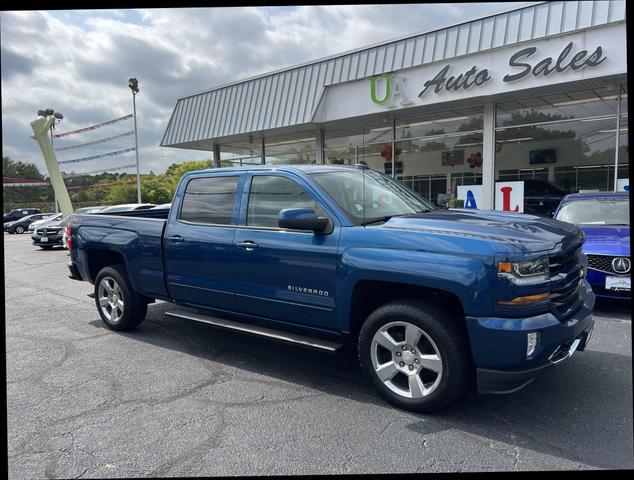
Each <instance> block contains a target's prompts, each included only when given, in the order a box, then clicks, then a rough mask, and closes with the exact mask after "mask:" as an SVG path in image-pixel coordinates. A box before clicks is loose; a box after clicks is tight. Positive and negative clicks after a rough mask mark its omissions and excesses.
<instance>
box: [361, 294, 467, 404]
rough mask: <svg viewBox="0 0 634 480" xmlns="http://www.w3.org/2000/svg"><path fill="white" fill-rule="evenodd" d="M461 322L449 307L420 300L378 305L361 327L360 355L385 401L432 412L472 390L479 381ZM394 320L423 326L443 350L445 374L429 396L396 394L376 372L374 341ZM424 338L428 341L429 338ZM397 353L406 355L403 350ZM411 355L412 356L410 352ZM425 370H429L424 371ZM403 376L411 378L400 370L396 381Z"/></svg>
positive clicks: (426, 332)
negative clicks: (379, 331)
mask: <svg viewBox="0 0 634 480" xmlns="http://www.w3.org/2000/svg"><path fill="white" fill-rule="evenodd" d="M459 321H460V319H459V318H455V315H454V314H452V313H450V312H449V310H448V309H444V308H442V307H441V306H438V305H433V304H429V303H426V302H423V301H420V300H416V299H403V300H397V301H393V302H390V303H387V304H385V305H382V306H381V307H379V308H377V309H376V310H375V311H374V312H372V313H371V314H370V316H369V317H368V318H367V320H366V321H365V323H364V324H363V325H362V326H361V331H360V333H359V338H358V357H359V362H360V363H361V368H362V370H363V372H364V374H365V376H366V378H367V379H368V380H369V381H370V383H371V384H372V385H373V386H374V388H376V390H377V391H378V393H379V394H380V395H381V396H382V397H383V398H384V399H385V400H387V401H388V402H389V403H391V404H392V405H395V406H397V407H399V408H403V409H406V410H411V411H415V412H424V413H430V412H433V411H436V410H439V409H441V408H445V407H447V406H448V405H450V404H451V403H452V402H454V401H455V400H457V399H458V398H459V397H460V396H462V395H463V394H466V393H468V392H469V391H470V390H472V389H473V386H474V380H475V371H474V369H473V362H472V360H471V352H470V349H469V343H468V338H467V333H466V330H465V328H464V326H461V324H460V323H459ZM391 322H407V323H409V324H412V325H414V326H415V327H418V328H420V329H421V330H423V331H424V333H425V334H427V335H428V336H429V338H431V340H433V342H434V343H435V346H436V348H437V349H438V351H439V357H440V358H441V360H442V375H440V380H439V381H438V383H437V386H436V387H435V390H432V391H431V393H429V394H428V395H427V396H423V397H420V398H407V397H405V396H402V395H400V394H398V393H395V392H393V391H392V390H391V389H390V388H389V387H388V386H387V385H386V384H384V383H383V381H382V380H381V379H380V378H379V377H378V375H377V373H376V371H375V368H374V366H373V363H372V355H373V353H372V348H373V346H372V343H373V342H372V340H373V337H374V335H375V333H377V331H378V330H379V329H380V328H382V327H384V326H385V325H387V324H388V323H391ZM395 328H397V329H398V328H399V327H395ZM421 338H423V337H421ZM422 341H423V342H428V341H427V340H426V338H425V339H424V340H422ZM419 345H421V343H419ZM427 345H428V346H431V347H432V348H433V346H432V344H431V343H427ZM379 350H380V349H379ZM387 351H388V350H387V349H386V350H385V351H384V352H387ZM419 353H421V352H419ZM390 355H391V354H390ZM396 355H401V357H402V358H403V359H404V358H405V356H404V354H402V353H401V354H396ZM407 355H408V356H409V353H408V354H407ZM401 357H392V358H401ZM388 358H389V357H388ZM408 358H409V357H408ZM387 361H388V362H389V361H391V360H389V359H388V360H387ZM417 363H418V362H417ZM421 363H422V360H421ZM421 372H425V371H424V370H421ZM428 373H429V372H428ZM428 373H425V374H426V375H427V374H428ZM421 374H422V373H421ZM431 374H432V376H433V375H438V374H434V373H433V372H431ZM399 375H403V377H401V378H403V379H406V381H407V380H409V378H410V377H408V376H407V375H405V374H403V373H397V374H396V376H395V377H394V378H393V379H392V380H395V379H396V378H397V376H399ZM419 378H421V377H419ZM436 378H437V377H436ZM392 380H390V381H392ZM433 382H435V380H432V384H433ZM432 388H434V387H432Z"/></svg>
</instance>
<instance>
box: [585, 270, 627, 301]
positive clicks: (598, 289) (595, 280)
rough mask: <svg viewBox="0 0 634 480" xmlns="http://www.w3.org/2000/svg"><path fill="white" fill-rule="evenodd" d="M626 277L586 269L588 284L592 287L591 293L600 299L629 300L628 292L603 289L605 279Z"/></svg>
mask: <svg viewBox="0 0 634 480" xmlns="http://www.w3.org/2000/svg"><path fill="white" fill-rule="evenodd" d="M608 276H609V277H627V276H629V275H619V274H618V273H606V272H602V271H601V270H595V269H593V268H588V283H590V286H591V287H592V291H593V292H594V294H595V295H596V296H597V297H600V298H613V299H618V300H629V299H630V298H631V297H630V291H629V290H607V289H606V288H605V277H608Z"/></svg>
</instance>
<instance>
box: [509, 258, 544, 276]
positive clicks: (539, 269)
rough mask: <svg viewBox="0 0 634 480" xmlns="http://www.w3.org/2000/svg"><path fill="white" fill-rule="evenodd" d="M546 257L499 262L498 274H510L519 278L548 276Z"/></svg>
mask: <svg viewBox="0 0 634 480" xmlns="http://www.w3.org/2000/svg"><path fill="white" fill-rule="evenodd" d="M549 273H550V270H549V268H548V257H542V258H538V259H537V260H530V261H526V262H500V263H498V274H511V275H514V276H516V277H519V278H525V277H536V276H548V274H549Z"/></svg>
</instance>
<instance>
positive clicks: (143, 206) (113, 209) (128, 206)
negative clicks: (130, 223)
mask: <svg viewBox="0 0 634 480" xmlns="http://www.w3.org/2000/svg"><path fill="white" fill-rule="evenodd" d="M152 207H156V205H155V204H154V203H124V204H121V205H112V206H110V207H106V208H104V209H103V210H101V212H100V213H118V212H131V211H132V210H147V209H148V208H152Z"/></svg>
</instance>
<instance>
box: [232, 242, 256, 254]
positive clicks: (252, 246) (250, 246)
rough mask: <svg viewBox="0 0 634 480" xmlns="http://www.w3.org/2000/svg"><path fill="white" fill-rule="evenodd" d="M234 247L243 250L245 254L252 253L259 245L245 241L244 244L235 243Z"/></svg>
mask: <svg viewBox="0 0 634 480" xmlns="http://www.w3.org/2000/svg"><path fill="white" fill-rule="evenodd" d="M236 247H238V248H244V249H245V250H246V251H247V252H252V251H253V250H255V249H256V248H258V247H259V245H258V244H257V243H255V242H252V241H251V240H245V241H244V242H240V243H236Z"/></svg>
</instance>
